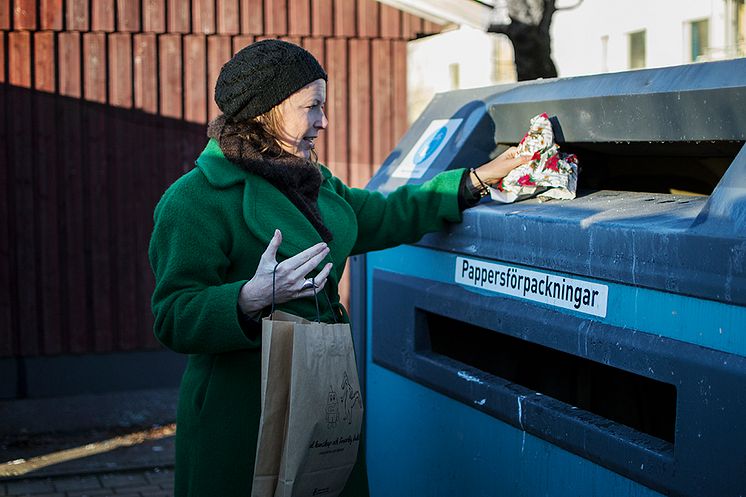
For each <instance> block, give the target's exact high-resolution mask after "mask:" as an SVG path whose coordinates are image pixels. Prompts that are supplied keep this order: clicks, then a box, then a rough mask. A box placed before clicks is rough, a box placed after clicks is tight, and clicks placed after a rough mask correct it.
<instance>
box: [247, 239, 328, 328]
mask: <svg viewBox="0 0 746 497" xmlns="http://www.w3.org/2000/svg"><path fill="white" fill-rule="evenodd" d="M281 243H282V233H280V230H275V234H274V236H273V237H272V239H271V240H270V241H269V245H268V246H267V249H266V250H265V251H264V253H263V254H262V257H261V259H259V266H258V267H257V269H256V273H255V274H254V276H253V277H252V278H251V279H250V280H249V281H247V282H246V283H245V284H244V285H243V286H242V287H241V292H240V293H239V295H238V307H239V309H241V312H243V313H244V314H253V313H256V312H257V311H259V310H261V309H264V308H265V307H267V306H269V305H271V304H272V273H273V272H275V282H274V286H275V288H274V293H275V304H282V303H283V302H288V301H290V300H294V299H299V298H303V297H312V296H313V295H314V293H317V292H319V291H320V290H321V289H322V288H324V285H326V279H327V277H328V276H329V272H330V271H331V270H332V263H331V262H330V263H327V264H326V265H325V266H324V267H323V269H322V270H321V271H320V272H319V274H317V275H316V277H315V278H314V280H313V282H314V284H315V285H316V286H315V288H314V287H313V286H311V285H310V281H311V280H310V279H309V278H306V276H307V275H308V274H309V273H310V272H311V271H313V270H314V269H316V266H318V265H319V263H320V262H321V261H323V260H324V257H326V255H327V254H328V253H329V247H328V246H327V245H326V243H323V242H322V243H317V244H316V245H313V246H311V247H309V248H307V249H306V250H304V251H303V252H300V253H298V254H296V255H294V256H293V257H290V258H289V259H286V260H284V261H282V262H281V263H279V264H277V249H278V248H279V247H280V244H281ZM275 266H277V270H276V271H275ZM307 282H308V283H307Z"/></svg>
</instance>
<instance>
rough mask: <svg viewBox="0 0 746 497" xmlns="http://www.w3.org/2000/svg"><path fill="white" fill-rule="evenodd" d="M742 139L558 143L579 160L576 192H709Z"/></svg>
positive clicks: (563, 149) (726, 167)
mask: <svg viewBox="0 0 746 497" xmlns="http://www.w3.org/2000/svg"><path fill="white" fill-rule="evenodd" d="M743 144H744V142H743V141H707V142H676V143H671V142H650V143H648V142H644V143H643V142H622V143H619V142H608V143H607V142H598V143H576V142H573V143H562V144H560V147H561V151H562V152H567V153H573V154H576V155H577V156H578V159H579V162H580V168H581V169H580V175H579V177H578V190H579V191H596V190H619V191H631V192H646V193H665V194H678V195H710V194H711V193H712V191H713V190H714V189H715V186H716V185H717V184H718V182H719V181H720V179H721V178H722V177H723V175H724V174H725V171H726V170H727V169H728V166H730V164H731V163H732V162H733V159H734V158H735V157H736V155H737V154H738V152H739V151H740V149H741V147H742V146H743Z"/></svg>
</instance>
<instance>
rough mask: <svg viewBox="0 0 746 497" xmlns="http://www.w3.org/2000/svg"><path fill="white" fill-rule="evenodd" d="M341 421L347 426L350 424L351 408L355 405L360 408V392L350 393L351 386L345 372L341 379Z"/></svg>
mask: <svg viewBox="0 0 746 497" xmlns="http://www.w3.org/2000/svg"><path fill="white" fill-rule="evenodd" d="M340 401H341V403H342V409H343V411H342V421H347V424H352V408H353V407H355V404H358V405H360V406H362V405H363V404H362V402H361V401H360V390H355V391H354V392H353V391H352V385H350V379H349V378H348V377H347V372H346V371H345V375H344V378H343V379H342V398H341V399H340Z"/></svg>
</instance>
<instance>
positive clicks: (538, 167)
mask: <svg viewBox="0 0 746 497" xmlns="http://www.w3.org/2000/svg"><path fill="white" fill-rule="evenodd" d="M518 155H530V156H531V161H530V162H528V163H526V164H524V165H522V166H519V167H517V168H515V169H513V170H512V171H511V172H510V173H508V175H507V176H505V177H504V178H503V179H502V180H501V181H500V182H499V183H498V184H497V185H495V188H490V195H491V197H492V199H493V200H497V201H498V202H503V203H510V202H515V201H516V200H523V199H526V198H530V197H533V196H536V197H538V198H540V199H542V200H548V199H561V200H570V199H573V198H575V191H576V189H577V187H578V158H577V157H576V156H575V155H574V154H564V153H560V152H559V146H558V145H557V144H555V143H554V132H553V131H552V124H551V123H550V122H549V116H547V115H546V114H539V115H538V116H535V117H534V118H532V119H531V125H530V127H529V130H528V133H526V135H525V136H524V137H523V139H522V140H521V143H520V144H519V145H518Z"/></svg>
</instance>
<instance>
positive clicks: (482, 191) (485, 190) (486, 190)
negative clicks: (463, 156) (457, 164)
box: [469, 167, 490, 198]
mask: <svg viewBox="0 0 746 497" xmlns="http://www.w3.org/2000/svg"><path fill="white" fill-rule="evenodd" d="M469 172H471V173H472V174H473V175H474V177H475V178H477V181H479V187H478V188H477V190H476V192H475V193H476V194H477V195H479V198H482V197H486V196H487V195H489V194H490V187H489V186H487V184H486V183H485V182H484V181H482V178H480V177H479V175H478V174H477V171H476V169H474V168H473V167H472V168H470V169H469Z"/></svg>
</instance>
